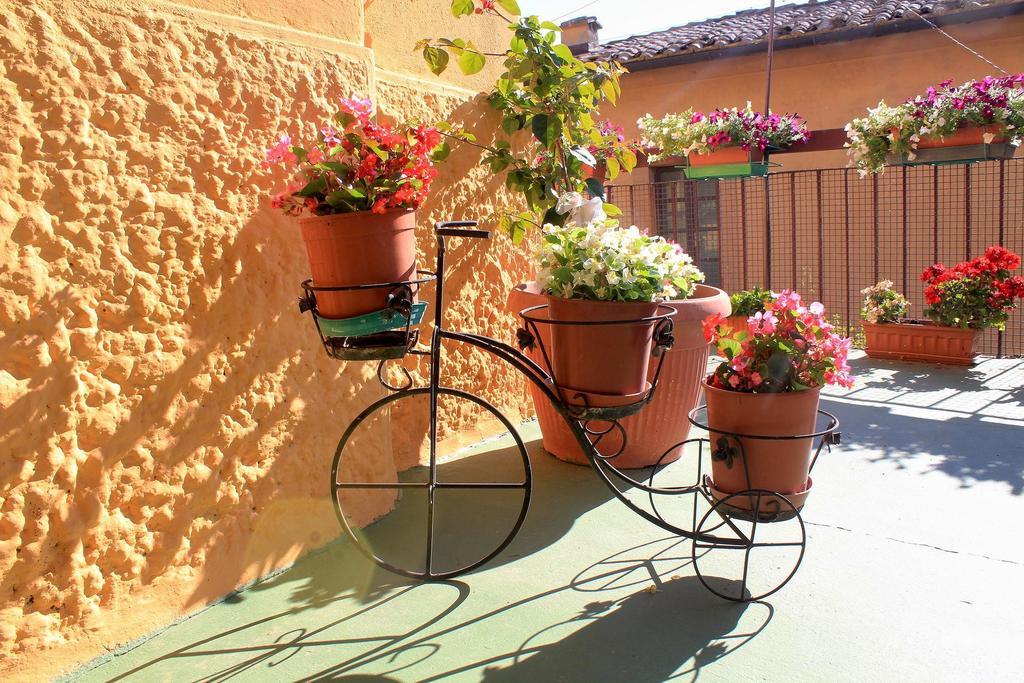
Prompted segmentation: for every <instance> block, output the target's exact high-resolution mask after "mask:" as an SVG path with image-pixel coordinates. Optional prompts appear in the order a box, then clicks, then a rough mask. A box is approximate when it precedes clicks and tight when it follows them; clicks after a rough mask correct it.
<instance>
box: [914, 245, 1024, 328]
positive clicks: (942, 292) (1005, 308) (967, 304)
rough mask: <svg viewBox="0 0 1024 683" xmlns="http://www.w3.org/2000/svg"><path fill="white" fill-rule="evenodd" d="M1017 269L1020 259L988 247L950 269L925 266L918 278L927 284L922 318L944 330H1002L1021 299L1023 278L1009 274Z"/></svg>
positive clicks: (1002, 249) (996, 247) (1003, 249)
mask: <svg viewBox="0 0 1024 683" xmlns="http://www.w3.org/2000/svg"><path fill="white" fill-rule="evenodd" d="M1020 265H1021V259H1020V256H1018V255H1017V254H1015V253H1013V252H1012V251H1010V250H1009V249H1006V248H1004V247H999V246H992V247H989V248H988V249H986V250H985V254H984V255H983V256H979V257H977V258H973V259H971V260H969V261H963V262H962V263H958V264H956V265H955V266H953V267H952V268H947V267H946V266H944V265H942V264H941V263H936V264H935V265H934V266H929V267H928V268H926V269H925V271H924V272H923V273H922V274H921V280H922V281H923V282H925V283H927V287H926V288H925V290H924V298H925V301H927V302H928V308H926V309H925V311H924V312H925V315H927V316H928V317H929V318H931V319H932V320H934V321H935V322H936V323H938V324H940V325H945V326H947V327H962V328H973V329H984V328H986V327H994V328H996V329H998V330H1002V329H1003V328H1005V327H1006V319H1007V317H1009V314H1010V311H1012V310H1013V309H1014V308H1016V303H1015V300H1016V299H1019V298H1021V297H1024V277H1021V276H1020V275H1011V274H1010V271H1012V270H1016V269H1017V268H1020Z"/></svg>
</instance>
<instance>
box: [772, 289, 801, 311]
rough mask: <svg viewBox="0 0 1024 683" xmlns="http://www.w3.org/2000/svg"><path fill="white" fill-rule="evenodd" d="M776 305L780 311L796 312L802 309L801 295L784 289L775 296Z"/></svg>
mask: <svg viewBox="0 0 1024 683" xmlns="http://www.w3.org/2000/svg"><path fill="white" fill-rule="evenodd" d="M775 304H776V307H777V308H778V309H779V310H787V309H788V310H791V311H795V310H797V309H798V308H800V295H799V294H797V293H796V292H794V291H793V290H792V289H784V290H782V292H781V293H779V294H776V295H775Z"/></svg>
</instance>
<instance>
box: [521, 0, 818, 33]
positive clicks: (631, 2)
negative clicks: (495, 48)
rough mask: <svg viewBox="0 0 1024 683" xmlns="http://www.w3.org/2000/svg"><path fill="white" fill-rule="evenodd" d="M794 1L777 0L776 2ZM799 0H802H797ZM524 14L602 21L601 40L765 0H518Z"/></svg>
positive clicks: (717, 14) (758, 4) (757, 4)
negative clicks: (590, 18)
mask: <svg viewBox="0 0 1024 683" xmlns="http://www.w3.org/2000/svg"><path fill="white" fill-rule="evenodd" d="M793 1H794V0H776V5H784V4H792V3H793ZM797 1H801V0H797ZM518 2H519V7H520V9H522V11H523V14H536V15H538V16H540V18H541V19H548V20H551V21H554V22H555V23H556V24H557V23H559V22H562V21H565V20H566V19H572V18H573V17H579V16H594V17H597V20H598V21H599V22H600V23H601V26H602V27H603V28H602V29H601V34H600V36H601V42H602V43H606V42H608V41H610V40H614V39H616V38H624V37H626V36H631V35H637V34H641V33H651V32H652V31H658V30H661V29H665V28H670V27H672V26H679V25H680V24H686V23H689V22H691V21H698V20H700V19H708V18H711V17H721V16H725V15H727V14H734V13H736V12H738V11H740V10H744V9H751V8H754V7H767V6H768V4H769V2H768V0H518Z"/></svg>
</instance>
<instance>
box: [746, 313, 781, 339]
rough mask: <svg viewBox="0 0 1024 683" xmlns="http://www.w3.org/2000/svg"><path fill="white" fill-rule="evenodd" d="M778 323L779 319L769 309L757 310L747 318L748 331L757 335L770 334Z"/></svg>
mask: <svg viewBox="0 0 1024 683" xmlns="http://www.w3.org/2000/svg"><path fill="white" fill-rule="evenodd" d="M778 324H779V319H778V318H777V317H775V315H774V314H773V313H772V312H771V311H765V312H763V313H760V312H758V313H755V314H754V315H752V316H750V317H749V318H747V325H749V326H750V331H751V332H753V333H754V334H757V335H765V334H771V333H772V332H774V331H775V326H776V325H778Z"/></svg>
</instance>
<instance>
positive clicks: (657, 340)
mask: <svg viewBox="0 0 1024 683" xmlns="http://www.w3.org/2000/svg"><path fill="white" fill-rule="evenodd" d="M475 226H476V223H475V222H473V221H454V222H441V223H437V224H435V232H436V237H437V245H438V252H437V268H436V271H435V272H429V271H417V272H416V276H415V277H414V278H411V279H409V280H404V281H401V282H387V283H378V284H368V285H355V286H347V287H317V286H313V285H312V283H311V282H310V281H308V280H307V281H306V282H304V283H302V287H303V290H304V295H303V297H302V298H301V299H300V300H299V308H300V310H301V311H303V312H307V311H308V312H310V313H311V314H312V315H313V320H314V322H315V324H316V327H317V331H318V333H319V335H320V339H321V341H322V343H323V345H324V348H325V350H326V351H327V353H328V354H329V355H330V356H331V357H332V358H337V359H341V360H363V361H366V360H377V361H379V364H378V368H377V377H378V379H379V380H380V382H381V384H383V385H384V387H385V388H386V389H388V390H389V392H390V393H389V394H388V395H386V396H384V397H383V398H381V399H379V400H377V401H376V402H374V403H372V404H371V405H369V406H368V407H367V408H366V409H365V410H363V411H362V412H361V413H359V415H357V416H356V418H355V419H354V420H353V421H352V423H351V424H350V425H349V426H348V428H347V429H346V430H345V432H344V434H343V435H342V437H341V440H340V441H339V443H338V447H337V449H336V451H335V455H334V460H333V463H332V465H331V499H332V501H333V505H334V510H335V513H336V515H337V517H338V520H339V522H340V523H341V525H342V527H343V528H344V530H345V532H346V534H347V535H348V536H349V538H350V539H351V540H352V542H353V543H354V544H355V546H356V547H357V548H358V549H359V550H360V551H361V552H362V553H363V554H365V555H366V556H367V557H369V558H370V559H372V560H373V561H374V562H376V563H377V564H378V565H380V566H381V567H384V568H385V569H388V570H390V571H392V572H394V573H396V574H400V575H402V576H406V577H411V578H416V579H427V580H436V579H446V578H451V577H454V576H457V575H459V574H464V573H466V572H469V571H471V570H473V569H476V568H477V567H480V566H481V565H483V564H485V563H487V562H488V561H489V560H491V559H492V558H494V557H495V556H496V555H498V554H499V553H500V552H501V551H502V550H504V549H505V548H506V547H507V546H508V545H509V543H511V542H512V540H513V539H514V538H515V536H516V534H517V533H518V532H519V530H520V528H521V527H522V525H523V522H524V520H525V519H526V513H527V510H528V508H529V504H530V495H531V491H532V484H533V482H532V470H531V466H530V459H529V455H528V453H527V450H526V446H525V445H524V443H523V440H522V437H521V436H520V435H519V433H518V431H517V430H516V428H515V426H514V425H513V424H512V423H511V421H509V419H508V418H507V417H505V416H504V415H503V414H502V413H501V412H500V411H499V410H498V409H497V408H495V407H494V406H493V405H492V404H490V403H489V402H487V401H486V400H484V399H482V398H480V397H478V396H475V395H473V394H470V393H468V392H465V391H462V390H460V389H456V388H454V387H448V386H443V385H442V384H441V377H440V369H441V350H442V344H443V343H444V341H445V340H450V341H454V342H461V343H465V344H468V345H470V346H473V347H476V348H480V349H482V350H484V351H486V352H488V353H490V354H492V355H494V356H496V357H497V358H499V359H501V360H503V361H505V362H507V363H510V364H511V365H512V366H513V367H515V368H516V369H517V370H519V371H520V372H522V373H523V374H524V375H526V377H527V378H528V379H529V380H530V381H532V382H533V383H534V384H536V385H537V386H538V387H539V388H540V389H541V391H542V392H543V394H544V396H546V397H547V399H548V400H550V401H551V403H552V405H553V406H554V407H555V408H556V409H557V410H558V412H559V413H560V414H561V415H562V416H563V417H564V418H565V420H566V422H567V424H568V426H569V428H570V429H571V431H572V433H573V435H574V436H575V438H576V440H577V441H578V442H579V444H580V447H581V448H582V449H583V451H584V453H586V455H587V458H588V459H589V461H590V464H591V466H592V468H593V469H594V471H595V472H596V473H597V474H598V476H599V478H600V479H601V480H602V481H603V482H604V483H605V484H606V485H607V486H608V488H609V489H610V490H611V491H612V492H613V494H614V495H615V496H616V497H617V498H618V499H619V500H620V501H621V502H622V503H624V504H625V505H626V506H627V507H629V508H630V509H631V510H632V511H633V512H635V513H636V514H638V515H639V516H640V517H642V518H644V519H646V520H647V521H648V522H650V523H652V524H654V525H656V526H658V527H660V528H662V529H664V530H666V531H668V532H670V533H672V534H675V535H678V536H680V537H683V538H686V539H690V540H692V541H693V545H692V559H693V563H694V567H695V569H696V572H697V576H698V578H699V579H700V581H701V582H702V583H703V584H704V585H705V587H707V588H708V589H709V590H711V591H712V592H713V593H715V594H717V595H719V596H721V597H723V598H726V599H729V600H735V601H749V600H756V599H760V598H763V597H765V596H767V595H769V594H771V593H774V592H775V591H777V590H778V589H779V588H781V587H782V586H783V585H785V584H786V583H787V582H788V581H789V579H790V578H792V576H793V575H794V574H795V572H796V570H797V568H798V566H799V564H800V562H801V560H802V558H803V552H804V547H805V545H806V534H805V533H804V527H803V521H802V519H801V516H800V509H799V508H798V507H797V506H796V505H794V504H793V503H792V502H791V501H790V500H789V498H787V497H786V496H785V495H783V494H781V493H779V492H774V491H767V490H758V489H754V488H753V487H750V486H749V482H750V477H749V472H748V471H747V469H746V467H747V465H746V460H745V459H744V457H743V444H744V440H746V439H774V440H779V439H816V440H817V448H816V451H815V456H814V461H813V462H816V461H817V457H818V455H819V454H820V453H821V450H822V448H826V449H830V447H831V445H833V444H837V443H839V434H838V432H837V428H838V424H839V423H838V420H836V418H835V417H834V416H832V415H831V414H829V413H826V412H824V411H818V412H819V416H820V420H819V422H821V423H823V426H822V427H821V428H820V429H818V430H817V431H815V432H814V433H811V434H804V435H798V436H792V437H761V436H757V435H744V434H731V433H721V432H718V431H716V432H715V434H717V438H716V443H715V444H714V445H712V444H711V442H710V441H709V440H708V439H706V438H691V439H688V440H686V441H683V442H682V443H679V444H676V445H675V446H672V447H671V448H669V449H668V450H667V451H666V452H665V453H664V454H663V455H662V456H661V458H660V459H659V460H658V461H657V463H656V464H655V465H654V466H653V467H651V468H647V469H650V470H651V472H650V474H649V475H646V476H645V477H643V478H635V476H631V475H630V474H628V473H626V472H625V471H623V470H620V469H618V468H616V467H615V465H614V461H615V458H616V457H617V456H618V455H620V454H621V453H622V452H623V451H624V450H625V447H626V442H627V437H628V435H627V434H626V432H625V429H624V428H623V427H622V424H621V423H620V422H619V420H620V419H622V418H624V417H627V416H629V415H632V414H635V413H637V412H639V411H640V410H642V409H643V407H644V406H645V405H647V404H648V403H649V402H650V401H651V399H652V398H653V397H654V394H655V391H656V389H657V385H658V378H659V376H660V374H661V367H662V364H663V363H664V360H665V355H666V353H668V352H669V349H670V348H671V346H672V343H673V337H672V321H671V316H672V315H673V314H674V312H673V311H672V309H671V308H670V307H667V306H660V307H659V310H658V312H657V313H656V314H655V315H654V316H651V317H648V318H640V319H630V320H617V321H553V320H548V319H547V318H546V317H545V316H544V315H543V313H542V309H544V308H545V306H543V305H541V306H533V307H530V308H527V309H524V310H523V311H521V312H520V317H521V318H522V326H521V328H520V329H519V330H517V337H518V342H519V346H520V348H526V347H530V346H532V345H538V346H539V350H540V357H541V358H542V359H543V360H544V361H545V364H546V365H547V366H548V368H550V367H551V365H550V362H549V361H548V352H547V349H546V348H545V347H544V344H543V342H542V339H543V335H541V334H540V329H539V327H538V326H539V325H566V324H567V325H627V324H638V323H646V324H651V325H653V326H654V354H655V355H656V356H657V357H658V360H657V365H656V366H655V372H654V375H653V378H652V381H651V382H650V387H649V388H648V389H647V391H646V393H645V394H643V395H642V397H641V399H640V400H638V401H636V402H634V403H630V404H629V405H615V406H610V407H606V406H591V405H588V403H587V400H586V399H587V397H586V396H585V395H583V394H579V393H577V392H574V391H572V390H571V389H564V388H562V387H560V386H559V385H558V383H557V378H554V377H552V374H551V372H550V371H549V370H547V369H545V368H544V367H541V365H540V364H538V363H536V362H534V361H532V360H531V359H530V358H528V357H527V356H526V355H525V354H524V353H523V352H522V351H521V350H520V349H517V348H514V347H513V346H511V345H509V344H505V343H503V342H501V341H498V340H495V339H492V338H489V337H485V336H481V335H477V334H472V333H468V332H460V331H454V330H449V329H446V328H445V327H444V305H445V302H444V269H445V251H446V245H445V239H446V238H448V237H463V238H485V239H486V238H489V237H490V232H488V231H485V230H477V229H474V228H475ZM432 281H433V282H436V290H435V296H434V325H433V330H432V334H431V338H430V342H429V345H428V346H426V347H425V348H422V347H420V346H418V342H419V335H418V331H417V330H415V329H413V328H412V326H413V325H415V324H417V323H418V322H419V321H420V319H421V317H422V313H423V309H424V307H425V304H423V303H422V302H417V301H416V297H417V294H418V292H419V289H420V287H421V286H422V285H424V284H426V283H429V282H432ZM367 289H387V290H389V293H388V299H387V300H388V303H389V307H388V309H386V310H384V311H380V312H377V313H373V314H369V315H368V316H362V317H361V318H360V319H350V320H346V321H337V320H329V319H325V318H321V317H319V315H318V314H317V310H316V293H317V292H319V291H353V290H367ZM371 323H372V324H374V325H376V328H375V329H384V330H385V331H383V332H375V333H372V334H358V332H359V331H360V330H362V329H371V327H370V324H371ZM361 326H362V327H361ZM406 354H412V355H420V356H426V357H428V358H429V368H430V369H429V381H428V384H427V385H426V386H418V387H417V386H413V381H412V378H411V376H410V374H409V372H408V371H407V370H406V369H405V368H401V370H402V373H403V375H404V382H403V383H402V384H401V385H400V386H395V385H393V384H390V383H389V382H388V381H387V378H386V375H385V364H386V363H387V362H388V361H389V360H395V359H400V358H402V357H404V356H405V355H406ZM416 396H426V397H427V398H428V400H429V432H428V439H429V461H428V463H429V466H428V477H427V480H426V481H394V482H373V481H342V480H341V477H340V475H341V472H342V464H343V463H344V462H345V459H346V458H351V457H353V456H352V453H351V452H350V451H351V449H350V450H349V451H346V448H347V447H349V446H351V444H352V442H353V434H354V432H355V431H356V429H357V428H358V427H359V426H360V425H361V424H363V423H364V422H365V421H366V420H367V418H369V417H370V416H371V415H373V414H374V413H376V412H377V411H379V410H383V409H385V408H386V407H389V406H391V405H392V404H394V403H395V402H397V401H400V400H402V399H405V398H409V397H416ZM445 396H448V397H453V398H457V399H461V400H465V401H469V402H471V403H473V404H475V405H476V406H477V407H479V408H480V409H482V410H484V411H486V412H487V413H490V414H491V415H492V416H494V417H495V418H496V419H497V420H498V421H499V422H500V423H501V425H502V426H503V427H504V428H505V429H506V430H507V431H508V433H509V434H510V435H511V437H512V439H513V441H514V443H515V448H516V450H517V451H518V454H519V457H520V458H521V461H522V467H523V477H522V479H521V480H518V481H481V482H466V481H460V482H454V481H443V480H441V479H440V478H439V476H438V454H437V422H438V401H439V399H440V398H441V397H445ZM703 411H704V407H700V408H697V409H695V410H694V411H692V412H691V413H690V415H689V419H690V422H691V423H693V424H694V425H696V426H698V427H701V428H704V429H707V428H708V425H707V424H706V423H705V422H706V420H702V415H703ZM612 433H618V435H619V437H620V438H619V440H618V446H617V447H616V448H615V450H614V451H611V452H603V451H602V450H601V447H602V444H603V443H609V442H611V441H613V440H612V439H608V441H605V437H606V436H608V435H609V434H612ZM686 447H690V448H695V449H696V451H697V461H696V478H695V479H694V480H693V481H692V482H687V483H686V484H685V485H662V486H659V485H656V482H655V479H656V478H659V477H660V478H661V479H662V480H664V472H665V471H666V469H667V468H668V467H669V465H670V463H665V464H664V465H663V464H662V461H664V460H666V459H668V458H669V456H670V455H671V454H673V453H674V452H675V451H676V450H677V449H680V448H686ZM705 456H708V457H711V458H718V459H721V458H731V459H732V460H736V461H738V462H740V463H742V465H743V467H744V473H745V474H746V479H747V482H748V489H747V490H744V491H741V492H738V493H732V494H725V495H724V496H723V495H722V494H719V497H718V498H716V497H715V495H714V491H713V489H712V488H711V486H710V484H711V482H710V479H708V478H707V477H704V478H703V479H702V476H701V475H702V461H703V460H704V459H705ZM687 459H688V456H685V455H684V457H683V458H680V459H679V461H678V462H682V461H686V460H687ZM813 462H812V467H813ZM381 489H394V490H407V489H419V490H424V491H425V492H426V504H427V513H426V525H425V529H424V534H425V540H426V552H425V557H424V558H422V569H415V568H410V567H408V566H399V565H397V564H395V563H393V562H390V561H388V560H386V559H384V558H381V557H378V556H377V554H375V552H374V551H373V550H372V549H371V548H370V547H369V546H368V545H367V544H366V543H365V542H364V541H363V540H362V539H361V538H360V535H359V534H357V533H356V530H355V529H353V528H352V525H351V524H350V522H349V520H348V518H347V516H346V514H345V510H344V509H343V504H342V492H344V491H349V490H364V491H372V490H381ZM459 489H461V490H488V489H490V490H505V491H520V492H521V497H522V501H521V503H520V505H519V509H518V514H516V515H515V518H514V521H513V523H512V525H511V528H510V529H509V530H508V532H507V534H506V535H505V536H504V537H503V538H502V539H501V540H500V542H498V543H497V544H495V546H494V547H493V548H491V549H489V550H488V551H487V552H484V553H483V554H482V555H480V556H479V557H477V558H476V559H474V560H473V561H471V562H468V563H466V564H464V565H462V566H458V567H455V568H446V569H443V570H435V569H434V560H435V558H434V535H435V529H434V516H435V494H436V493H437V492H438V491H444V490H459ZM630 490H633V491H638V492H642V493H643V494H646V499H647V501H648V503H649V509H648V507H647V506H644V505H641V503H640V502H639V501H637V500H634V499H632V498H630V497H628V496H627V495H626V493H627V491H630ZM684 497H692V503H693V510H692V515H691V516H690V519H689V520H688V521H689V524H688V525H678V524H675V523H672V522H670V521H668V519H667V518H666V517H667V515H664V514H662V509H663V501H667V500H678V499H681V498H684ZM699 500H700V501H703V502H704V503H705V504H706V505H707V506H708V509H707V511H706V512H705V513H704V514H703V515H698V501H699ZM754 511H757V512H756V514H755V512H754ZM698 517H699V519H698ZM748 524H749V525H750V526H749V530H747V528H746V525H748ZM769 524H771V525H772V526H777V525H779V524H789V525H790V526H791V527H792V528H793V530H794V533H793V538H792V539H788V540H784V541H768V542H765V541H758V540H757V539H758V537H757V534H758V533H759V529H764V528H765V525H769ZM768 547H777V548H790V549H792V550H793V551H794V555H795V560H793V561H791V566H789V564H790V563H787V564H786V566H783V567H782V568H781V569H780V570H779V572H777V573H778V574H779V575H780V576H781V577H782V578H781V579H780V580H775V579H772V580H770V581H769V584H768V586H767V588H766V589H764V590H757V591H756V592H752V591H751V590H750V589H749V588H748V578H749V577H748V575H749V570H750V555H751V550H753V549H755V548H768ZM719 552H727V553H736V552H742V553H743V561H742V564H741V567H742V569H741V572H740V573H739V575H738V576H737V577H736V580H731V581H730V583H729V585H728V586H725V587H723V586H721V585H717V584H718V582H716V581H715V580H714V578H718V577H712V578H710V579H709V576H708V571H707V568H705V570H704V571H703V572H702V571H701V565H702V564H706V563H707V562H708V558H709V557H711V556H713V555H714V554H716V553H719ZM737 581H738V583H737Z"/></svg>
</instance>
